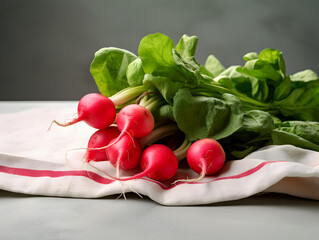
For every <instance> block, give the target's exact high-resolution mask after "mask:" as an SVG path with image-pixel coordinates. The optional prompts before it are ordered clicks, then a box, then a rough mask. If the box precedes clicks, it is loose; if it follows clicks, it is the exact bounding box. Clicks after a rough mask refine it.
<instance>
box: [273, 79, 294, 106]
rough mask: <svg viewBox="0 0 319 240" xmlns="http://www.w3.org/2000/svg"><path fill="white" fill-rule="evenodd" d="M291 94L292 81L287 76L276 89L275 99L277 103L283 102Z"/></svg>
mask: <svg viewBox="0 0 319 240" xmlns="http://www.w3.org/2000/svg"><path fill="white" fill-rule="evenodd" d="M290 92H291V81H290V78H289V76H286V77H284V78H283V80H282V81H281V83H280V84H279V86H278V87H276V89H275V92H274V97H273V98H274V100H275V101H278V100H282V99H284V98H286V97H287V96H288V95H289V93H290Z"/></svg>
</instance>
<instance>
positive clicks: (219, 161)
mask: <svg viewBox="0 0 319 240" xmlns="http://www.w3.org/2000/svg"><path fill="white" fill-rule="evenodd" d="M186 158H187V162H188V165H189V167H190V168H191V169H192V170H193V171H195V172H197V173H198V174H200V176H199V177H198V178H196V179H184V180H177V181H182V182H198V181H200V180H202V179H203V178H204V177H205V176H206V175H213V174H215V173H216V172H218V171H219V170H220V169H221V168H222V167H223V165H224V163H225V158H226V156H225V152H224V149H223V148H222V146H221V145H220V144H219V143H218V142H217V141H216V140H214V139H211V138H204V139H200V140H197V141H196V142H194V143H193V144H192V145H191V146H190V147H189V149H188V151H187V156H186ZM177 181H176V182H177Z"/></svg>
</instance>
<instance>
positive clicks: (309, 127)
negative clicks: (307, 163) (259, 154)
mask: <svg viewBox="0 0 319 240" xmlns="http://www.w3.org/2000/svg"><path fill="white" fill-rule="evenodd" d="M272 139H273V144H278V145H282V144H292V145H294V146H297V147H301V148H306V149H312V150H315V151H319V123H318V122H309V121H305V122H304V121H286V122H283V123H282V124H281V126H279V127H278V128H276V129H274V130H273V132H272Z"/></svg>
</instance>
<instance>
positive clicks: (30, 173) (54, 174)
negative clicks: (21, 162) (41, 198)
mask: <svg viewBox="0 0 319 240" xmlns="http://www.w3.org/2000/svg"><path fill="white" fill-rule="evenodd" d="M0 172H3V173H7V174H12V175H18V176H25V177H50V178H59V177H68V176H80V177H86V178H90V179H92V180H93V181H95V182H98V183H102V184H110V183H112V182H114V180H111V179H108V178H104V177H102V176H100V175H98V174H96V173H94V172H91V171H85V170H78V171H53V170H34V169H26V168H12V167H6V166H1V165H0Z"/></svg>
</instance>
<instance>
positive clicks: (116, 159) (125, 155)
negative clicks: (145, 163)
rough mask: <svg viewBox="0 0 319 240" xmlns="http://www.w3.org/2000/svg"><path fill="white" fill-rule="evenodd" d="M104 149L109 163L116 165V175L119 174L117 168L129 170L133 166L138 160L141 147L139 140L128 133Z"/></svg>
mask: <svg viewBox="0 0 319 240" xmlns="http://www.w3.org/2000/svg"><path fill="white" fill-rule="evenodd" d="M113 141H115V140H112V141H111V145H110V146H109V147H108V148H107V149H106V152H107V156H108V159H109V161H110V163H111V164H112V165H113V166H115V167H116V176H117V177H118V176H119V169H124V170H129V169H132V168H135V167H136V166H137V165H138V164H139V161H140V157H141V152H142V150H141V147H140V144H139V142H138V141H137V140H136V139H134V138H132V137H131V136H130V135H129V134H125V135H122V137H121V139H119V140H116V143H114V144H113V143H112V142H113Z"/></svg>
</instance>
